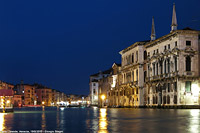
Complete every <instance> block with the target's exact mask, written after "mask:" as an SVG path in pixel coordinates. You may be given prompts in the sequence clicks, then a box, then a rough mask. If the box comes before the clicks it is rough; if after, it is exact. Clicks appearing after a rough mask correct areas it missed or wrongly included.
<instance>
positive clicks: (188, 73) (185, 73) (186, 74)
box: [184, 71, 195, 77]
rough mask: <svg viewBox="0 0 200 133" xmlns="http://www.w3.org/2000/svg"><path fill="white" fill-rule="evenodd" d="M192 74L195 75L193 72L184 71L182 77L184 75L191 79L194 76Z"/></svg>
mask: <svg viewBox="0 0 200 133" xmlns="http://www.w3.org/2000/svg"><path fill="white" fill-rule="evenodd" d="M194 74H195V73H194V72H193V71H185V72H184V75H185V76H188V77H192V76H194Z"/></svg>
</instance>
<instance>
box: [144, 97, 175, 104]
mask: <svg viewBox="0 0 200 133" xmlns="http://www.w3.org/2000/svg"><path fill="white" fill-rule="evenodd" d="M170 103H171V101H170V96H169V95H167V96H163V97H162V103H161V104H170ZM148 104H150V97H148ZM153 104H158V96H153ZM173 104H177V95H174V97H173Z"/></svg>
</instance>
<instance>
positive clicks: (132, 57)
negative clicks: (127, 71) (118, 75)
mask: <svg viewBox="0 0 200 133" xmlns="http://www.w3.org/2000/svg"><path fill="white" fill-rule="evenodd" d="M132 63H134V53H133V54H132Z"/></svg>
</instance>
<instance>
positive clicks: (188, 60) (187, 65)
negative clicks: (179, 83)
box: [185, 56, 191, 71]
mask: <svg viewBox="0 0 200 133" xmlns="http://www.w3.org/2000/svg"><path fill="white" fill-rule="evenodd" d="M185 62H186V71H191V58H190V56H187V57H186V61H185Z"/></svg>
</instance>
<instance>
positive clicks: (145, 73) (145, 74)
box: [144, 71, 147, 82]
mask: <svg viewBox="0 0 200 133" xmlns="http://www.w3.org/2000/svg"><path fill="white" fill-rule="evenodd" d="M146 76H147V71H144V82H145V79H146Z"/></svg>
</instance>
